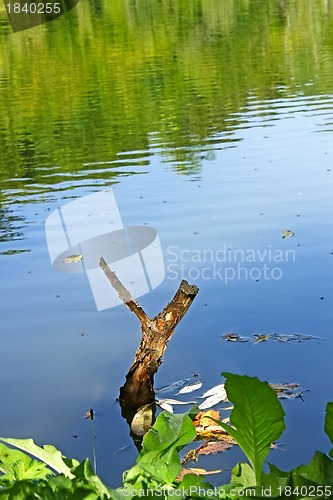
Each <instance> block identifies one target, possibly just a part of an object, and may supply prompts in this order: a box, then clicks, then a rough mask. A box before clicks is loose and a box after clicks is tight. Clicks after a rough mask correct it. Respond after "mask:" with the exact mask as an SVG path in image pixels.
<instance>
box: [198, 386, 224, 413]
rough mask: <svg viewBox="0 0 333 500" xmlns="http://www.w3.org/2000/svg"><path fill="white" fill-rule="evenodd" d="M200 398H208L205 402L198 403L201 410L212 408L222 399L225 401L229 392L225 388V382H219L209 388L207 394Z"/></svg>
mask: <svg viewBox="0 0 333 500" xmlns="http://www.w3.org/2000/svg"><path fill="white" fill-rule="evenodd" d="M200 398H206V399H205V401H204V402H203V403H201V404H200V405H198V406H199V408H200V410H206V409H207V408H212V407H213V406H215V405H217V404H218V403H220V402H221V401H225V400H226V399H227V393H226V390H225V388H224V384H219V385H216V386H215V387H212V388H211V389H209V391H206V392H205V394H203V395H202V396H200Z"/></svg>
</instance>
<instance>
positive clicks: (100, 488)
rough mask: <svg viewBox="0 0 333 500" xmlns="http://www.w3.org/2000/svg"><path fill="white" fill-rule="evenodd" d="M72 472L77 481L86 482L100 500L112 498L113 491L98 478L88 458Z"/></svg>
mask: <svg viewBox="0 0 333 500" xmlns="http://www.w3.org/2000/svg"><path fill="white" fill-rule="evenodd" d="M72 472H73V474H74V476H75V477H76V478H77V479H80V480H82V481H84V482H85V483H86V484H87V486H88V487H89V489H91V490H92V491H94V492H96V494H97V495H98V498H111V496H110V491H111V490H109V488H107V487H106V486H105V484H104V483H103V482H102V481H101V480H100V478H99V477H98V476H96V474H95V473H94V471H93V469H92V467H91V464H90V461H89V460H88V459H87V458H86V460H84V461H83V462H81V463H80V465H78V466H77V467H75V468H74V469H72Z"/></svg>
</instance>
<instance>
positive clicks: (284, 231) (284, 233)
mask: <svg viewBox="0 0 333 500" xmlns="http://www.w3.org/2000/svg"><path fill="white" fill-rule="evenodd" d="M294 235H295V233H294V231H290V229H282V239H284V238H291V237H292V236H294Z"/></svg>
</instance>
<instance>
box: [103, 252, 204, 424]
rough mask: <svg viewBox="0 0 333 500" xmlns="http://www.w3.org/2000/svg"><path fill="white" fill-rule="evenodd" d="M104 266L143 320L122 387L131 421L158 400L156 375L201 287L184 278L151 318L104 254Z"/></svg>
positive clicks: (122, 402) (124, 408)
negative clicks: (136, 345)
mask: <svg viewBox="0 0 333 500" xmlns="http://www.w3.org/2000/svg"><path fill="white" fill-rule="evenodd" d="M100 267H101V268H102V270H103V271H104V273H105V275H106V277H107V278H108V279H109V281H110V283H111V285H112V286H113V288H114V289H115V290H116V292H117V293H118V295H119V297H120V299H121V300H122V301H123V302H124V304H125V305H126V306H127V307H128V309H130V311H132V312H134V314H135V315H136V316H137V317H138V318H139V320H140V323H141V342H140V345H139V347H138V349H137V351H136V354H135V358H134V362H133V364H132V366H131V368H130V369H129V371H128V373H127V375H126V382H125V385H124V386H123V387H121V388H120V405H121V408H122V412H123V416H125V418H126V419H127V421H128V422H129V423H130V422H131V421H132V419H133V416H134V414H135V413H136V411H137V410H138V408H140V407H141V406H144V405H147V404H150V403H153V402H154V401H155V393H154V375H155V373H156V372H157V370H158V368H159V366H160V365H161V363H162V357H163V355H164V352H165V350H166V348H167V344H168V342H169V340H170V339H171V337H172V335H173V334H174V331H175V328H176V326H177V325H178V323H179V322H180V321H181V319H182V318H183V316H184V315H185V314H186V312H187V310H188V309H189V307H190V305H191V304H192V302H193V300H194V299H195V297H196V295H197V293H198V291H199V288H198V287H197V286H195V285H189V284H188V282H187V281H186V280H182V282H181V283H180V285H179V287H178V290H177V292H176V294H175V296H174V298H173V299H172V300H171V302H170V303H169V304H168V305H167V306H166V307H165V308H164V309H163V311H162V312H161V313H159V314H158V315H157V316H155V317H154V318H149V317H148V316H147V314H146V313H145V311H144V310H143V309H142V307H141V306H140V305H139V304H138V302H137V301H136V300H135V299H134V298H133V297H132V295H131V293H130V292H129V291H128V290H127V288H126V287H125V286H124V285H123V284H122V283H121V281H120V280H119V279H118V277H117V276H116V274H115V272H114V271H111V269H110V268H109V266H108V265H107V263H106V262H105V260H104V259H103V257H101V259H100Z"/></svg>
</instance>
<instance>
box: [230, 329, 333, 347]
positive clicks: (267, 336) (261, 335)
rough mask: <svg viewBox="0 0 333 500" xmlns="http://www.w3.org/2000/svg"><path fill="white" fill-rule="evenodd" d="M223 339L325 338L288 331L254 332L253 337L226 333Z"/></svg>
mask: <svg viewBox="0 0 333 500" xmlns="http://www.w3.org/2000/svg"><path fill="white" fill-rule="evenodd" d="M222 339H224V340H229V341H232V342H254V343H255V344H259V343H260V342H265V341H267V340H277V341H279V342H302V341H303V340H325V339H324V338H322V337H315V336H314V335H306V334H304V333H288V334H280V333H277V332H274V333H254V334H253V335H252V336H251V337H241V336H240V335H238V334H237V333H225V334H224V335H222Z"/></svg>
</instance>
